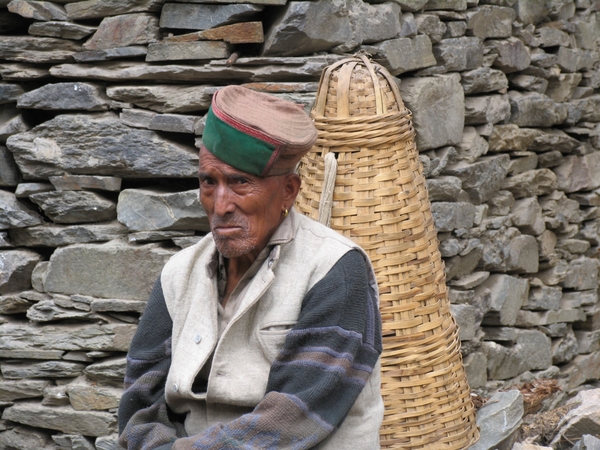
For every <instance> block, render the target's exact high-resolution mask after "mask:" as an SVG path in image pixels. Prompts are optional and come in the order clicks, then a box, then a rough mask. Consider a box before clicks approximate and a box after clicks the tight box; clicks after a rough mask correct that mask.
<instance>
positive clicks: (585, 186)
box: [553, 152, 600, 193]
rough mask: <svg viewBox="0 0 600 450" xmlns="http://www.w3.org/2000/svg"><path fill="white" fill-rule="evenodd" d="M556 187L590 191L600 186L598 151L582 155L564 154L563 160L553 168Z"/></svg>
mask: <svg viewBox="0 0 600 450" xmlns="http://www.w3.org/2000/svg"><path fill="white" fill-rule="evenodd" d="M553 171H554V173H555V174H556V178H557V181H558V188H559V189H561V190H563V191H565V192H567V193H570V192H577V191H591V190H593V189H596V188H598V187H600V179H599V178H598V176H597V174H598V173H600V152H594V153H590V154H587V155H584V156H574V155H569V156H566V157H565V158H564V160H563V162H562V163H561V164H560V165H559V166H557V167H555V168H554V169H553Z"/></svg>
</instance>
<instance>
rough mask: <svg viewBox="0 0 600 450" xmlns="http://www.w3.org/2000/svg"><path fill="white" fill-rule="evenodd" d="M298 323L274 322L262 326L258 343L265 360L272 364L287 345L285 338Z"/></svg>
mask: <svg viewBox="0 0 600 450" xmlns="http://www.w3.org/2000/svg"><path fill="white" fill-rule="evenodd" d="M295 325H296V322H272V323H267V324H264V325H262V326H261V327H260V328H259V330H258V341H259V342H260V346H261V349H262V352H263V354H264V355H265V358H267V360H268V361H269V362H270V363H272V362H273V361H275V358H277V355H278V354H279V352H280V351H281V349H282V348H283V345H284V344H285V337H286V336H287V334H288V333H289V332H290V330H291V329H292V328H294V326H295Z"/></svg>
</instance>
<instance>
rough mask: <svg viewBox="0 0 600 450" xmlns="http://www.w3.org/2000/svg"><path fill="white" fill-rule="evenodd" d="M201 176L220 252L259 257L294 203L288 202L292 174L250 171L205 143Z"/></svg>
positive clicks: (203, 198)
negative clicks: (230, 162)
mask: <svg viewBox="0 0 600 450" xmlns="http://www.w3.org/2000/svg"><path fill="white" fill-rule="evenodd" d="M198 176H199V179H200V202H201V203H202V206H203V207H204V209H205V211H206V214H207V215H208V220H209V223H210V228H211V231H212V233H213V237H214V239H215V243H216V245H217V249H218V250H219V252H220V253H221V254H222V255H223V256H224V257H226V258H237V257H240V256H243V255H247V254H251V255H254V257H256V256H257V255H258V253H260V251H261V250H262V249H263V248H264V247H265V245H266V244H267V242H268V241H269V238H270V237H271V235H272V234H273V232H274V231H275V229H276V228H277V227H278V226H279V224H280V223H281V221H282V219H283V216H282V211H283V210H284V209H285V208H286V204H289V205H290V206H291V204H290V203H286V201H288V202H289V198H288V196H287V194H286V192H287V190H286V182H285V178H286V177H288V176H289V175H282V176H276V177H266V178H261V177H257V176H254V175H250V174H248V173H246V172H242V171H240V170H238V169H235V168H234V167H232V166H230V165H228V164H226V163H224V162H223V161H221V160H220V159H218V158H216V157H215V156H214V155H212V154H211V153H210V152H209V151H208V150H206V149H205V148H204V147H202V148H201V150H200V167H199V171H198ZM292 176H294V175H292ZM294 197H295V195H294ZM292 201H293V199H292Z"/></svg>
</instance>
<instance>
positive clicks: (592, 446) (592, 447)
mask: <svg viewBox="0 0 600 450" xmlns="http://www.w3.org/2000/svg"><path fill="white" fill-rule="evenodd" d="M598 449H600V439H598V438H597V437H595V436H592V435H591V434H584V435H583V436H581V439H580V440H579V441H577V443H576V444H575V445H574V446H573V450H598Z"/></svg>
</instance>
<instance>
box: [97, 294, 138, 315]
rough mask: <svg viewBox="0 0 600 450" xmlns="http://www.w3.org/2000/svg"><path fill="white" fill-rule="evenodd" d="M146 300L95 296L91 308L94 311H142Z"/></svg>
mask: <svg viewBox="0 0 600 450" xmlns="http://www.w3.org/2000/svg"><path fill="white" fill-rule="evenodd" d="M145 307H146V302H145V301H142V300H120V299H111V298H96V299H94V300H93V301H92V304H91V310H92V311H95V312H137V313H140V314H141V313H142V312H144V308H145Z"/></svg>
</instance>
